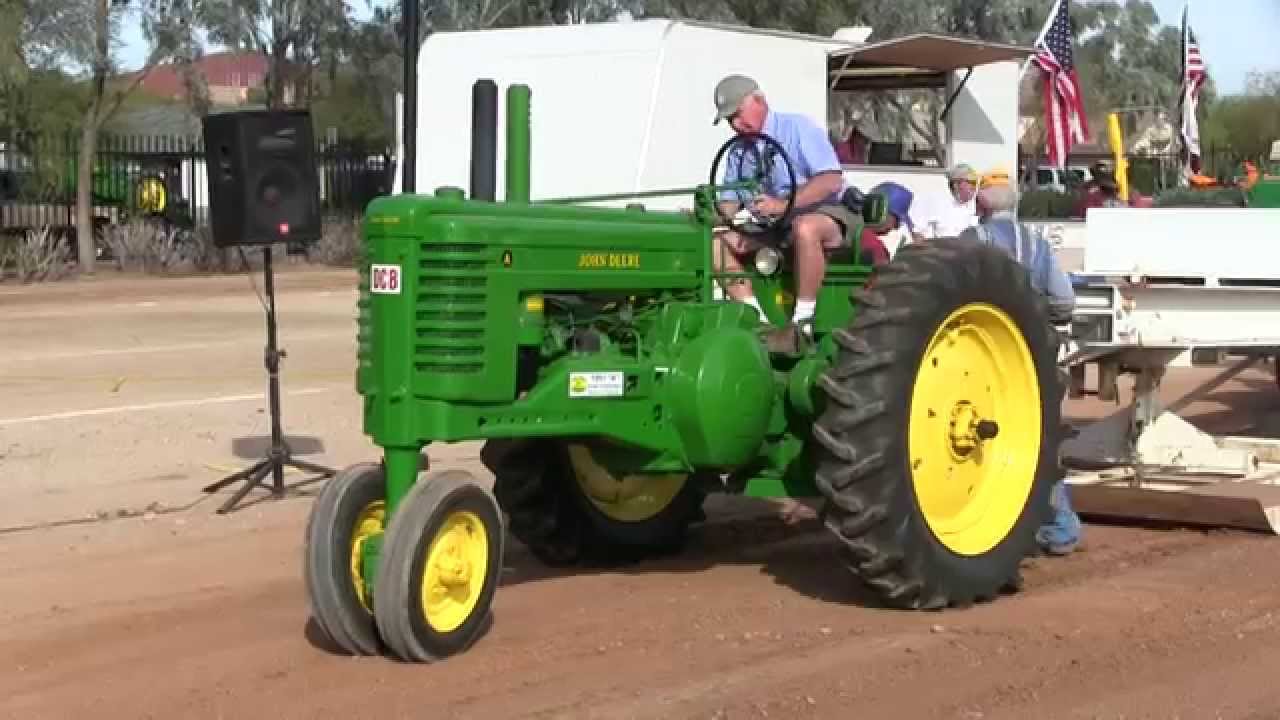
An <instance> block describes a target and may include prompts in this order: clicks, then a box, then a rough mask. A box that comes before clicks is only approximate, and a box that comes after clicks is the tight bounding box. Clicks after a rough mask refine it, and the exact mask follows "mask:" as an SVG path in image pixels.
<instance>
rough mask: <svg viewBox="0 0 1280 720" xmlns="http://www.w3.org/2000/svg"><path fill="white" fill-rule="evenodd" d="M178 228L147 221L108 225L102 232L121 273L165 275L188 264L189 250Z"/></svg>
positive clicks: (134, 220)
mask: <svg viewBox="0 0 1280 720" xmlns="http://www.w3.org/2000/svg"><path fill="white" fill-rule="evenodd" d="M182 236H183V233H182V231H181V230H179V229H178V228H174V227H166V226H165V225H164V224H163V223H160V222H154V221H150V220H146V219H133V220H129V221H128V222H125V223H123V224H120V225H109V226H107V227H106V228H105V229H104V231H103V238H104V240H105V241H106V243H107V247H109V248H110V249H111V257H112V259H113V260H114V261H115V263H116V266H117V267H119V268H120V269H121V270H125V271H135V272H144V273H156V272H161V273H167V272H172V271H173V270H174V269H176V268H178V267H180V266H182V265H183V264H185V263H187V262H189V256H190V255H192V254H193V253H192V248H190V247H187V245H188V243H186V242H183V237H182Z"/></svg>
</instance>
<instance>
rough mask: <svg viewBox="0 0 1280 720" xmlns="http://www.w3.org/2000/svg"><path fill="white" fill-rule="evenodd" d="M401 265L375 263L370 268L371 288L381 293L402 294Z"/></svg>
mask: <svg viewBox="0 0 1280 720" xmlns="http://www.w3.org/2000/svg"><path fill="white" fill-rule="evenodd" d="M400 285H401V277H400V266H399V265H374V266H373V267H371V268H370V269H369V289H370V291H372V292H375V293H378V294H379V295H399V294H400Z"/></svg>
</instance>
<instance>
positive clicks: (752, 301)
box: [742, 295, 769, 322]
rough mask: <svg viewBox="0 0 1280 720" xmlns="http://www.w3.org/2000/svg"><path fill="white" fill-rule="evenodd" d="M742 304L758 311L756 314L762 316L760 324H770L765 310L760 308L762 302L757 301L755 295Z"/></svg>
mask: <svg viewBox="0 0 1280 720" xmlns="http://www.w3.org/2000/svg"><path fill="white" fill-rule="evenodd" d="M742 302H743V303H744V304H746V305H750V306H751V307H753V308H755V309H756V313H757V314H759V315H760V322H769V318H767V317H765V314H764V308H762V307H760V301H759V300H757V299H756V296H755V295H749V296H747V299H746V300H743V301H742Z"/></svg>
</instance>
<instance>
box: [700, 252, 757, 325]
mask: <svg viewBox="0 0 1280 720" xmlns="http://www.w3.org/2000/svg"><path fill="white" fill-rule="evenodd" d="M712 242H713V244H712V246H711V247H712V256H713V257H714V258H715V260H714V261H715V266H716V271H717V272H731V273H740V272H742V270H743V268H742V262H741V261H740V260H739V259H738V254H740V253H744V252H746V251H747V249H748V248H747V240H746V238H744V237H742V235H740V234H738V233H736V232H734V231H732V230H726V231H724V232H723V233H719V234H717V235H716V236H715V238H714V240H713V241H712ZM720 285H721V287H723V288H724V291H725V294H726V295H728V296H729V297H731V298H733V299H734V300H736V301H738V302H740V303H746V304H747V305H750V306H751V307H753V308H755V311H756V312H757V313H759V315H760V321H761V322H765V321H766V318H765V315H764V309H763V308H761V307H760V301H759V300H757V299H756V296H755V293H754V292H752V289H751V281H750V280H748V279H747V278H741V279H739V278H729V279H721V281H720Z"/></svg>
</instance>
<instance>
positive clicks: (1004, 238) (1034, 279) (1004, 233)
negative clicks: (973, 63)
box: [960, 170, 1082, 555]
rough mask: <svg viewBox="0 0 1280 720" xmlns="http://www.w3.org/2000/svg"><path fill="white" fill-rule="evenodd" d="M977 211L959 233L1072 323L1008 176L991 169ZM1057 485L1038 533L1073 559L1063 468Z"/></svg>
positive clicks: (1071, 293)
mask: <svg viewBox="0 0 1280 720" xmlns="http://www.w3.org/2000/svg"><path fill="white" fill-rule="evenodd" d="M978 187H979V189H978V200H977V205H978V211H979V215H980V216H981V221H980V222H979V223H978V225H976V226H974V227H970V228H967V229H966V230H965V231H964V232H962V233H961V234H960V237H961V238H967V239H970V240H974V241H976V242H981V243H986V244H989V245H994V246H996V247H998V248H1000V249H1002V250H1004V251H1005V252H1007V253H1009V255H1011V256H1012V257H1013V258H1014V259H1015V260H1017V261H1018V262H1019V263H1020V264H1021V265H1022V266H1023V267H1025V268H1026V269H1027V271H1028V272H1029V273H1030V275H1031V285H1032V286H1033V287H1034V288H1035V289H1036V290H1039V291H1040V292H1042V293H1045V294H1046V295H1048V296H1049V316H1050V321H1051V322H1052V323H1053V324H1054V325H1065V324H1068V323H1070V322H1071V313H1072V310H1074V309H1075V290H1074V289H1073V288H1072V287H1071V280H1070V278H1068V277H1067V274H1066V273H1065V272H1063V271H1062V268H1061V267H1059V265H1058V261H1057V258H1056V257H1055V256H1054V254H1053V249H1052V248H1050V247H1049V244H1048V243H1047V242H1046V241H1045V240H1044V238H1043V237H1041V236H1040V235H1038V234H1036V233H1034V232H1032V231H1031V230H1030V229H1028V228H1027V227H1026V226H1025V225H1023V224H1022V223H1020V222H1018V219H1017V216H1016V214H1015V213H1016V210H1017V204H1018V194H1017V192H1016V191H1014V189H1013V187H1012V186H1011V185H1010V183H1009V180H1008V174H1007V173H1004V172H1002V171H998V170H997V171H993V172H989V173H987V174H985V175H984V176H983V177H982V179H981V180H980V181H979V186H978ZM1059 473H1060V474H1059V477H1058V481H1057V482H1056V483H1054V485H1053V491H1052V493H1051V495H1050V499H1049V503H1050V506H1051V507H1052V508H1053V515H1052V517H1051V518H1050V520H1049V522H1047V523H1046V524H1044V525H1042V526H1041V527H1040V529H1039V531H1038V532H1037V533H1036V541H1037V542H1038V543H1039V545H1040V549H1041V550H1042V551H1044V552H1045V553H1048V554H1050V555H1069V554H1071V553H1072V552H1073V551H1075V549H1076V547H1077V546H1078V545H1079V543H1080V536H1081V534H1082V527H1081V524H1080V517H1079V516H1078V515H1076V513H1075V510H1073V509H1072V507H1071V494H1070V493H1069V492H1068V489H1067V483H1066V480H1065V477H1064V476H1062V474H1061V465H1059Z"/></svg>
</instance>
